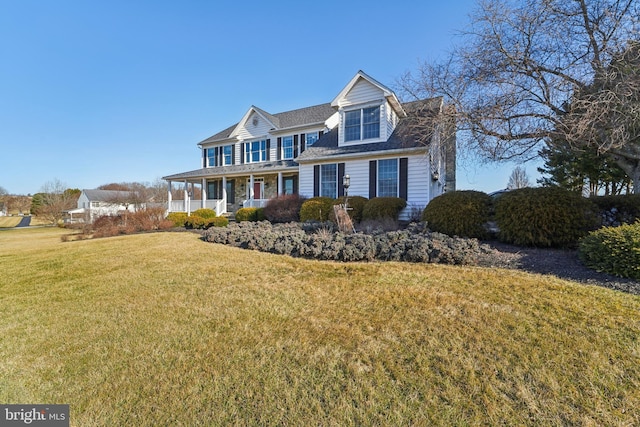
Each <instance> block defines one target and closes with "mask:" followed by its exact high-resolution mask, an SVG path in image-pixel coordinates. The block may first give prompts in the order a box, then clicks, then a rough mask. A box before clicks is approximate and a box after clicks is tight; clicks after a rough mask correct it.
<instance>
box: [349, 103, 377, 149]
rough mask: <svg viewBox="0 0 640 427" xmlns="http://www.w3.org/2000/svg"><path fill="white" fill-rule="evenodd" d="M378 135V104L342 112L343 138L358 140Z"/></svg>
mask: <svg viewBox="0 0 640 427" xmlns="http://www.w3.org/2000/svg"><path fill="white" fill-rule="evenodd" d="M379 137H380V106H377V107H370V108H361V109H359V110H353V111H346V112H345V113H344V140H345V141H360V140H363V139H373V138H379Z"/></svg>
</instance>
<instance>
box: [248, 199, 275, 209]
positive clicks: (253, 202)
mask: <svg viewBox="0 0 640 427" xmlns="http://www.w3.org/2000/svg"><path fill="white" fill-rule="evenodd" d="M268 201H269V199H249V200H245V201H244V202H242V207H243V208H264V207H265V206H267V202H268Z"/></svg>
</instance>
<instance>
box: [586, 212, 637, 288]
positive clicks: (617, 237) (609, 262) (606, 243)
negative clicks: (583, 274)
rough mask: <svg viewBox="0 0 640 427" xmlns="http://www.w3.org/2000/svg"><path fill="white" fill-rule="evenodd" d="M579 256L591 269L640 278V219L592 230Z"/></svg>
mask: <svg viewBox="0 0 640 427" xmlns="http://www.w3.org/2000/svg"><path fill="white" fill-rule="evenodd" d="M578 255H579V256H580V259H581V260H582V262H584V263H585V265H587V266H588V267H590V268H593V269H595V270H598V271H603V272H606V273H610V274H614V275H616V276H621V277H628V278H630V279H635V280H640V221H638V222H636V223H634V224H625V225H621V226H618V227H603V228H601V229H600V230H596V231H593V232H591V233H589V235H588V236H587V237H585V238H584V239H582V240H581V241H580V245H579V246H578Z"/></svg>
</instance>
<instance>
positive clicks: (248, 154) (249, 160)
mask: <svg viewBox="0 0 640 427" xmlns="http://www.w3.org/2000/svg"><path fill="white" fill-rule="evenodd" d="M254 142H258V143H260V144H261V143H263V142H264V150H262V149H260V150H258V151H259V153H261V154H260V159H259V160H253V156H252V154H253V151H251V144H253V143H254ZM243 144H244V162H245V163H261V162H266V161H267V151H268V148H267V140H266V138H265V139H254V140H252V141H245V142H243ZM247 148H249V149H247ZM263 153H264V156H263V155H262V154H263ZM263 157H264V158H263Z"/></svg>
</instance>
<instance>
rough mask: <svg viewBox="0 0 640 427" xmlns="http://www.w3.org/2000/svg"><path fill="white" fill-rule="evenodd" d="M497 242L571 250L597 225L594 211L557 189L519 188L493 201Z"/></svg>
mask: <svg viewBox="0 0 640 427" xmlns="http://www.w3.org/2000/svg"><path fill="white" fill-rule="evenodd" d="M494 203H495V219H496V223H497V225H498V228H499V230H500V231H499V232H498V238H499V239H500V240H501V241H503V242H507V243H514V244H516V245H521V246H541V247H551V246H559V247H562V246H574V245H576V244H577V242H578V240H579V239H580V238H581V237H584V236H586V235H587V233H588V232H589V231H591V230H594V229H596V228H597V227H598V225H599V219H598V215H597V207H596V206H595V205H594V204H593V202H591V201H590V200H589V199H586V198H584V197H582V196H581V195H580V194H578V193H575V192H571V191H568V190H565V189H562V188H559V187H536V188H522V189H518V190H513V191H509V192H507V193H505V194H503V195H501V196H500V197H499V198H497V199H496V200H495V202H494Z"/></svg>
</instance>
